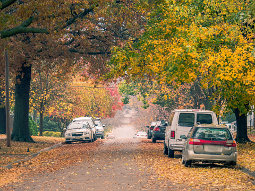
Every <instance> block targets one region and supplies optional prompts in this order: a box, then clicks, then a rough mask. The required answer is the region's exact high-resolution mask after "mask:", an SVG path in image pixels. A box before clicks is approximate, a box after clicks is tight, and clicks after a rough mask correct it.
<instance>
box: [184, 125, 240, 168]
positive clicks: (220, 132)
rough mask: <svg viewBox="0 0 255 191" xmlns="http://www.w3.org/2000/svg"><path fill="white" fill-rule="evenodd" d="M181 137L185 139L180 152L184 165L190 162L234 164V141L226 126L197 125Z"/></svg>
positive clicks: (235, 154) (235, 157) (235, 151)
mask: <svg viewBox="0 0 255 191" xmlns="http://www.w3.org/2000/svg"><path fill="white" fill-rule="evenodd" d="M182 138H184V139H186V141H185V144H184V149H183V152H182V163H183V164H184V165H185V166H186V167H187V166H190V165H191V163H192V162H204V163H225V164H228V165H236V161H237V150H236V142H235V140H234V139H233V136H232V134H231V132H230V131H229V129H228V128H227V127H220V126H216V125H199V126H196V127H193V128H192V129H191V131H190V132H189V134H188V137H185V136H183V137H182Z"/></svg>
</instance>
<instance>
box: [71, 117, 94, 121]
mask: <svg viewBox="0 0 255 191" xmlns="http://www.w3.org/2000/svg"><path fill="white" fill-rule="evenodd" d="M88 119H93V118H92V117H78V118H74V119H73V121H83V120H88Z"/></svg>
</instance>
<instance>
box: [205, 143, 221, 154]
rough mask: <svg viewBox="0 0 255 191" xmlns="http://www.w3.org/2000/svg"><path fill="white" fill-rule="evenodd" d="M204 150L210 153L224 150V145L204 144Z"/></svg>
mask: <svg viewBox="0 0 255 191" xmlns="http://www.w3.org/2000/svg"><path fill="white" fill-rule="evenodd" d="M204 151H205V152H208V153H219V152H222V146H220V145H204Z"/></svg>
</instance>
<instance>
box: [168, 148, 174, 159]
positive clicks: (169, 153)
mask: <svg viewBox="0 0 255 191" xmlns="http://www.w3.org/2000/svg"><path fill="white" fill-rule="evenodd" d="M167 152H168V153H167V154H168V157H169V158H174V150H172V149H170V148H168V151H167Z"/></svg>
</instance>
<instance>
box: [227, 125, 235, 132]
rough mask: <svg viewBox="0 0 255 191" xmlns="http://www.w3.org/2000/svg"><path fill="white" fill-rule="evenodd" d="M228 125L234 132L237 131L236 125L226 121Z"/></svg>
mask: <svg viewBox="0 0 255 191" xmlns="http://www.w3.org/2000/svg"><path fill="white" fill-rule="evenodd" d="M226 126H227V127H228V128H229V130H230V131H231V132H232V133H234V132H236V126H235V125H234V124H232V123H226Z"/></svg>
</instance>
